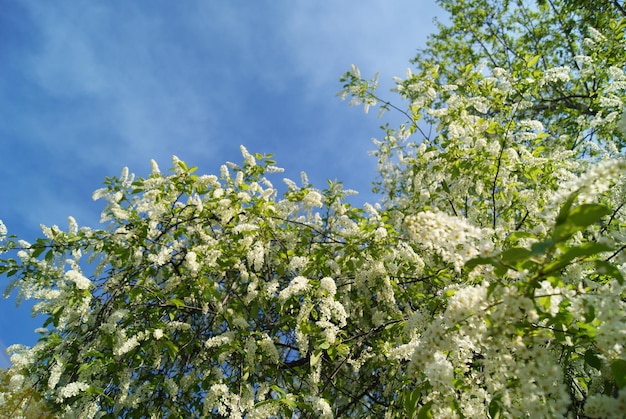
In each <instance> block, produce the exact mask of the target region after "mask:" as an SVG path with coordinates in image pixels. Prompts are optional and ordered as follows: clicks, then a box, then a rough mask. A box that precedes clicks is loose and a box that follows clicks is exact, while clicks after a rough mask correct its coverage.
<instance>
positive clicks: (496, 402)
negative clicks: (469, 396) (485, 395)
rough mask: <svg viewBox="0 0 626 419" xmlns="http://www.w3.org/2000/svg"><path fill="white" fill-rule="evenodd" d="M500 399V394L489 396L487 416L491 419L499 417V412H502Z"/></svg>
mask: <svg viewBox="0 0 626 419" xmlns="http://www.w3.org/2000/svg"><path fill="white" fill-rule="evenodd" d="M500 399H502V394H496V395H495V396H493V397H492V398H491V402H490V403H489V417H491V418H492V419H499V418H500V413H501V412H502V408H501V407H500Z"/></svg>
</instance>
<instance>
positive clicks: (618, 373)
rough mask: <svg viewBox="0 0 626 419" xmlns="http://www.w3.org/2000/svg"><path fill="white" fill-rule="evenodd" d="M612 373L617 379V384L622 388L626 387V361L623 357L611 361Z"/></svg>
mask: <svg viewBox="0 0 626 419" xmlns="http://www.w3.org/2000/svg"><path fill="white" fill-rule="evenodd" d="M611 374H613V378H614V379H615V384H617V387H619V388H620V389H623V388H624V387H626V361H625V360H623V359H614V360H613V361H612V362H611Z"/></svg>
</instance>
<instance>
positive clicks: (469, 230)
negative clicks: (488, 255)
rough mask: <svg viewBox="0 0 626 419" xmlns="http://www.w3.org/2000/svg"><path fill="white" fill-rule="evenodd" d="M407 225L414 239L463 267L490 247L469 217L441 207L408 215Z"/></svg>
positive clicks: (482, 233) (457, 268)
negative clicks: (446, 212)
mask: <svg viewBox="0 0 626 419" xmlns="http://www.w3.org/2000/svg"><path fill="white" fill-rule="evenodd" d="M404 225H405V227H406V229H407V231H408V233H409V235H410V237H411V239H412V240H413V242H415V243H417V244H419V245H420V246H421V247H422V248H424V249H426V250H433V251H435V252H437V253H438V254H439V255H440V256H441V257H442V258H443V259H444V260H445V261H446V262H449V263H452V264H453V265H454V267H455V269H456V270H460V269H461V268H462V267H463V264H464V263H465V262H466V261H468V260H469V259H471V258H473V257H475V256H476V255H478V254H479V253H480V252H481V251H485V252H486V251H487V250H489V249H490V246H491V243H490V242H489V241H488V240H487V239H486V237H487V235H486V234H485V232H483V231H482V230H481V229H479V228H477V227H474V226H472V225H470V224H469V223H468V222H467V220H465V219H463V218H460V217H455V216H450V215H447V214H445V213H443V212H440V211H423V212H419V213H417V214H416V215H410V216H407V217H406V218H405V220H404Z"/></svg>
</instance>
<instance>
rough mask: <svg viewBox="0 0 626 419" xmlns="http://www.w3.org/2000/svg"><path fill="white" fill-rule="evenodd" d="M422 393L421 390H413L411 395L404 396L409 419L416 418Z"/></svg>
mask: <svg viewBox="0 0 626 419" xmlns="http://www.w3.org/2000/svg"><path fill="white" fill-rule="evenodd" d="M420 395H421V391H420V389H419V388H418V389H416V390H413V391H412V392H410V393H405V395H404V411H405V413H406V417H407V418H413V417H415V412H416V410H417V404H418V403H419V400H420Z"/></svg>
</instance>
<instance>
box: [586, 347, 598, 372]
mask: <svg viewBox="0 0 626 419" xmlns="http://www.w3.org/2000/svg"><path fill="white" fill-rule="evenodd" d="M585 363H586V364H587V365H589V366H590V367H593V368H595V369H597V370H599V369H600V368H602V360H601V359H600V358H598V356H597V355H596V353H595V352H594V351H593V349H587V351H586V352H585Z"/></svg>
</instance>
